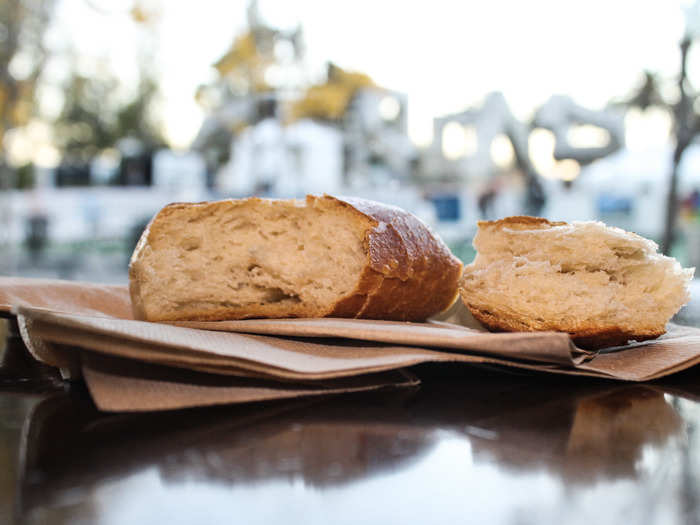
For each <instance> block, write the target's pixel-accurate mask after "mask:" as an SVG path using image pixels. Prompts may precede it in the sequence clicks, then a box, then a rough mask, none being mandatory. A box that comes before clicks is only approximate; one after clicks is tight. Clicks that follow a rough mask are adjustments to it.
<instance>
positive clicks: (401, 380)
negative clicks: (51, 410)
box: [82, 352, 419, 412]
mask: <svg viewBox="0 0 700 525" xmlns="http://www.w3.org/2000/svg"><path fill="white" fill-rule="evenodd" d="M82 370H83V375H84V377H85V383H86V384H87V386H88V389H89V390H90V395H91V396H92V398H93V400H94V401H95V405H97V407H98V408H99V409H100V410H104V411H110V412H135V411H148V410H172V409H181V408H188V407H198V406H210V405H221V404H232V403H246V402H251V401H269V400H275V399H294V398H298V397H314V396H327V395H329V394H343V393H350V392H367V391H370V390H378V389H381V388H387V387H394V388H395V387H410V386H416V385H417V384H418V383H419V381H418V380H417V379H416V378H415V376H413V375H412V374H409V373H408V372H405V371H391V372H386V373H383V374H375V375H370V376H359V377H350V378H347V379H343V380H337V381H334V382H331V383H329V384H325V385H324V384H317V385H315V386H308V385H291V384H283V383H274V382H271V381H260V380H255V379H244V378H232V377H225V376H220V375H213V374H202V373H197V372H191V371H188V370H181V369H177V368H169V367H161V366H154V365H145V364H143V363H140V362H138V361H135V360H125V359H117V358H113V357H106V356H103V355H100V354H95V353H92V352H85V353H84V354H83V355H82Z"/></svg>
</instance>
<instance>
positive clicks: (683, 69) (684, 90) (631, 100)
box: [622, 34, 700, 255]
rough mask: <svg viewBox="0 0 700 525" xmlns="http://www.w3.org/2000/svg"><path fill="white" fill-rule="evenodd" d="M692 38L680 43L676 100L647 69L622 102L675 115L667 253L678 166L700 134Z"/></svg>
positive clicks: (671, 240)
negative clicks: (690, 68)
mask: <svg viewBox="0 0 700 525" xmlns="http://www.w3.org/2000/svg"><path fill="white" fill-rule="evenodd" d="M692 42H693V39H692V37H691V36H690V35H689V34H686V35H685V37H684V38H683V40H681V43H680V52H681V53H680V55H681V56H680V73H679V75H678V79H677V88H678V99H677V100H676V101H670V100H667V99H665V98H664V97H663V95H662V92H661V89H660V84H661V81H660V79H659V77H658V75H657V74H655V73H652V72H650V71H645V72H644V80H643V81H642V83H641V85H640V87H639V88H638V89H637V90H636V91H635V92H634V93H633V94H632V95H631V96H630V97H628V98H627V99H626V100H624V101H623V102H622V104H623V105H626V106H628V107H638V108H640V109H642V110H645V109H647V108H648V107H651V106H658V107H663V108H666V109H668V110H669V112H670V114H671V115H672V116H673V132H672V133H673V138H674V142H675V145H674V149H673V157H672V164H671V173H670V174H669V187H668V194H667V201H666V217H665V221H664V232H663V237H662V239H661V251H662V252H663V253H664V254H666V255H668V254H670V252H671V248H672V246H673V243H674V241H675V237H676V225H677V223H678V205H679V202H678V177H679V172H678V168H679V166H680V163H681V159H682V158H683V154H684V153H685V150H686V148H687V147H688V146H689V145H690V144H691V143H692V142H693V140H694V139H695V137H696V136H697V135H698V134H700V114H699V113H698V112H697V111H696V110H695V109H694V107H695V106H696V104H695V101H696V100H697V99H698V94H697V93H696V92H694V91H693V89H692V87H691V86H690V83H689V81H688V74H687V62H688V51H689V50H690V47H691V45H692Z"/></svg>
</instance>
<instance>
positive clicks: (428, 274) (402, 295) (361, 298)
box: [129, 195, 462, 321]
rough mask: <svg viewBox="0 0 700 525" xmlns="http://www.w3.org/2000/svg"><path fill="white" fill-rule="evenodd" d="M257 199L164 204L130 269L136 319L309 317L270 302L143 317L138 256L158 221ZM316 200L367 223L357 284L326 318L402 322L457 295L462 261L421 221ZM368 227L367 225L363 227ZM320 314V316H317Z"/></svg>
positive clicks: (388, 210) (387, 209)
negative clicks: (179, 211) (261, 306)
mask: <svg viewBox="0 0 700 525" xmlns="http://www.w3.org/2000/svg"><path fill="white" fill-rule="evenodd" d="M255 200H259V199H255V198H251V199H241V200H238V201H234V200H229V201H220V202H219V203H198V204H179V203H178V204H171V205H169V206H166V207H165V208H163V209H162V210H161V211H160V212H159V213H158V214H157V215H156V217H154V219H153V220H152V221H151V223H150V224H149V226H148V227H147V228H146V231H145V232H144V233H143V235H142V237H141V240H140V241H139V244H138V245H137V248H136V250H135V251H134V255H133V256H132V259H131V264H130V267H129V280H130V292H131V296H132V303H133V308H134V315H135V317H136V318H137V319H148V320H159V321H164V320H198V321H212V320H225V319H241V318H250V317H308V316H313V313H311V312H308V311H306V310H304V307H303V305H283V304H278V305H270V306H271V308H267V310H266V312H265V313H264V315H262V314H261V312H259V311H254V310H253V309H251V310H250V311H249V312H248V313H246V314H243V315H241V313H240V312H237V313H235V315H234V314H233V313H232V310H231V309H229V308H218V309H215V310H212V309H209V310H207V311H206V312H205V311H198V310H197V308H196V307H193V308H189V309H188V308H185V309H182V310H180V311H178V313H177V315H171V316H158V318H157V319H155V318H154V317H153V316H152V315H147V312H146V309H145V308H144V305H143V301H142V297H141V293H140V284H141V281H142V279H143V278H144V277H143V272H142V268H141V259H142V254H143V253H144V252H145V251H146V250H148V249H149V238H150V237H151V236H152V235H153V232H154V231H157V230H158V228H159V224H160V222H161V221H162V220H165V219H167V217H168V215H170V213H171V212H172V211H173V210H174V209H176V208H181V207H196V206H202V207H204V206H211V205H212V204H214V205H220V206H232V205H233V206H237V205H241V204H243V203H245V202H251V201H255ZM316 201H321V202H320V204H323V205H327V206H341V207H344V208H347V209H349V210H351V211H352V212H353V213H354V214H355V215H356V216H357V218H358V222H361V223H362V224H370V227H369V228H368V229H367V232H366V238H365V251H366V255H367V263H366V265H365V269H364V271H363V273H362V275H361V277H360V280H359V282H358V285H357V287H356V288H355V290H353V291H352V292H351V293H349V294H348V295H346V296H345V297H344V298H343V299H342V300H340V301H339V302H338V303H336V304H335V305H332V307H331V308H329V309H328V311H327V312H324V313H322V314H321V315H322V316H324V317H357V318H365V319H387V320H400V321H422V320H425V319H426V318H428V317H430V316H431V315H434V314H436V313H438V312H440V311H442V310H445V309H446V308H448V307H449V306H450V305H451V304H452V303H453V302H454V300H455V299H456V297H457V293H458V290H457V283H458V281H459V278H460V276H461V273H462V263H461V262H460V261H459V260H458V259H457V258H456V257H455V256H454V255H452V253H451V252H450V250H449V248H447V246H446V245H445V244H444V243H443V242H442V240H440V239H439V237H437V236H436V235H435V234H434V233H433V232H432V231H431V230H430V229H429V228H428V227H427V226H426V225H425V224H424V223H423V222H421V221H420V220H419V219H417V218H416V217H414V216H413V215H411V214H409V213H407V212H405V211H404V210H401V209H400V208H396V207H393V206H387V205H383V204H379V203H376V202H372V201H367V200H363V199H355V198H339V197H332V196H329V195H323V196H320V197H316V196H312V195H309V196H307V199H306V204H307V206H314V205H315V204H316ZM363 227H366V226H363ZM316 315H318V314H316Z"/></svg>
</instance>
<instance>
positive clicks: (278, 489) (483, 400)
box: [0, 339, 700, 525]
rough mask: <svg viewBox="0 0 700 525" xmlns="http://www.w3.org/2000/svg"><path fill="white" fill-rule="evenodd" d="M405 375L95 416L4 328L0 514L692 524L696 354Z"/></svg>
mask: <svg viewBox="0 0 700 525" xmlns="http://www.w3.org/2000/svg"><path fill="white" fill-rule="evenodd" d="M413 370H414V372H415V373H416V374H417V375H419V376H420V377H421V378H422V379H423V384H422V386H421V387H419V388H417V389H412V390H402V391H389V392H383V393H374V394H363V395H352V396H343V397H335V398H331V399H325V400H320V401H319V400H315V401H306V400H302V401H298V400H297V401H293V402H276V403H257V404H251V405H246V406H236V407H220V408H214V409H193V410H186V411H177V412H168V413H156V414H135V415H124V414H104V413H99V412H97V411H96V410H95V408H94V407H93V406H92V404H91V402H90V400H89V397H88V395H87V393H86V392H85V391H84V390H83V387H82V386H81V385H73V386H72V387H70V388H67V387H66V386H65V385H63V384H62V383H61V382H60V381H59V380H57V379H56V377H55V376H54V375H53V374H52V372H51V371H50V370H48V369H44V368H37V366H36V365H34V364H33V363H32V362H31V361H30V360H29V359H28V358H27V356H26V355H25V354H24V348H23V347H22V343H21V342H20V341H19V340H18V339H11V340H10V342H9V346H8V347H7V349H6V351H5V353H4V359H3V361H2V366H0V381H1V385H2V386H1V388H0V461H1V462H2V463H1V467H2V468H0V502H1V503H0V522H2V523H12V522H18V523H42V524H43V523H109V524H112V523H118V524H121V523H125V524H138V523H148V524H155V523H165V524H179V523H227V524H228V523H242V524H257V523H260V524H275V523H301V524H327V523H332V524H352V525H355V524H367V523H382V524H388V523H400V524H413V523H477V524H481V523H503V524H518V525H520V524H522V525H526V524H544V523H556V524H564V523H572V524H588V523H595V524H596V525H598V524H606V523H610V524H616V525H617V524H621V523H629V524H636V523H645V524H656V523H658V524H674V523H678V524H691V523H700V500H699V496H700V432H699V428H700V403H699V402H698V400H699V399H700V367H696V368H695V369H693V370H690V371H688V372H685V373H683V374H681V375H678V376H676V377H673V378H670V379H666V380H664V381H663V382H657V383H652V384H645V385H639V384H620V383H613V382H607V381H591V380H586V379H575V378H569V377H549V376H544V375H514V374H513V373H508V372H504V371H500V370H495V369H491V368H482V367H473V366H464V367H463V368H455V367H454V366H451V367H450V368H445V367H439V366H429V367H426V366H423V367H417V368H414V369H413Z"/></svg>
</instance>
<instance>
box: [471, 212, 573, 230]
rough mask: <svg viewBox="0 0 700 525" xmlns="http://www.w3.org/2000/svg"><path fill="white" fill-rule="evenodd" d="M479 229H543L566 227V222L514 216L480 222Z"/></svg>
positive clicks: (528, 216)
mask: <svg viewBox="0 0 700 525" xmlns="http://www.w3.org/2000/svg"><path fill="white" fill-rule="evenodd" d="M477 224H478V225H479V228H481V227H485V226H489V227H496V228H498V227H502V226H528V227H532V226H541V227H543V228H549V227H551V226H566V225H567V223H566V222H562V221H549V220H547V219H545V218H543V217H531V216H530V215H514V216H512V217H504V218H503V219H498V220H495V221H479V222H478V223H477Z"/></svg>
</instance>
